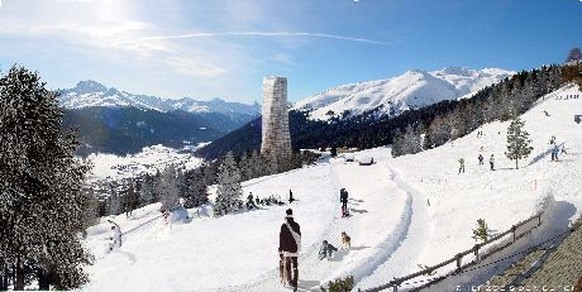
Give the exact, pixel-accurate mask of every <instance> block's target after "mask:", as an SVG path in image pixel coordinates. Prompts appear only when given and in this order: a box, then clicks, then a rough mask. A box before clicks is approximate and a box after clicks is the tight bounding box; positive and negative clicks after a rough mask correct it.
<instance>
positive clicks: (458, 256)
mask: <svg viewBox="0 0 582 292" xmlns="http://www.w3.org/2000/svg"><path fill="white" fill-rule="evenodd" d="M455 258H456V259H457V271H459V272H460V271H461V265H463V255H462V254H460V253H458V254H457V255H456V256H455Z"/></svg>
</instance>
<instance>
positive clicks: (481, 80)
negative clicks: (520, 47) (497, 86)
mask: <svg viewBox="0 0 582 292" xmlns="http://www.w3.org/2000/svg"><path fill="white" fill-rule="evenodd" d="M513 74H514V72H511V71H506V70H502V69H496V68H486V69H482V70H474V69H467V68H459V67H448V68H444V69H442V70H439V71H434V72H426V71H422V70H412V71H408V72H406V73H404V74H403V75H400V76H397V77H394V78H389V79H383V80H376V81H368V82H361V83H355V84H347V85H340V86H337V87H334V88H331V89H329V90H326V91H324V92H322V93H319V94H316V95H314V96H311V97H309V98H307V99H305V100H303V101H300V102H298V103H296V104H295V105H294V106H293V109H297V110H307V111H310V117H311V118H313V119H321V120H326V119H328V118H330V117H333V116H342V114H343V113H344V112H345V111H347V112H349V113H350V114H351V115H359V114H361V113H363V112H365V111H369V110H373V109H375V108H377V107H379V106H382V108H381V109H380V111H381V112H382V113H385V114H390V115H394V116H395V115H399V114H400V113H401V112H402V111H405V110H407V109H411V108H419V107H423V106H427V105H431V104H434V103H437V102H439V101H442V100H451V99H457V98H460V97H463V96H467V95H469V94H472V93H475V92H477V91H478V90H479V89H481V88H483V87H485V86H488V85H491V84H494V83H497V82H499V81H501V80H503V79H504V78H506V77H508V76H511V75H513Z"/></svg>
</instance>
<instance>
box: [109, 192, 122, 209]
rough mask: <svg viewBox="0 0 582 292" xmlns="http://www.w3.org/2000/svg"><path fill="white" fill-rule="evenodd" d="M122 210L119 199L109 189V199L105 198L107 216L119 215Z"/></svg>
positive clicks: (117, 195)
mask: <svg viewBox="0 0 582 292" xmlns="http://www.w3.org/2000/svg"><path fill="white" fill-rule="evenodd" d="M122 210H123V204H122V202H121V198H120V197H119V194H117V191H116V190H115V189H114V188H111V192H110V194H109V197H107V213H108V214H109V215H119V214H120V213H121V212H122Z"/></svg>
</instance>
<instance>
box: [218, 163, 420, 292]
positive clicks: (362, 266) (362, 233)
mask: <svg viewBox="0 0 582 292" xmlns="http://www.w3.org/2000/svg"><path fill="white" fill-rule="evenodd" d="M330 167H331V168H330V171H331V175H330V176H329V178H330V185H331V186H333V188H334V192H333V194H334V196H335V197H334V198H333V202H334V205H333V207H332V208H333V212H332V213H331V214H333V218H330V220H329V222H328V223H327V224H326V229H325V231H324V232H323V233H321V234H316V235H315V236H314V235H313V234H308V233H306V232H305V231H302V233H303V238H304V239H305V238H310V237H311V238H312V237H315V238H316V240H315V244H314V245H311V246H304V247H303V251H302V255H301V256H300V258H299V287H300V288H302V289H306V290H316V291H319V286H320V285H322V284H325V283H327V282H328V281H331V280H333V279H335V278H337V277H341V276H346V275H353V276H354V278H355V279H356V281H358V280H360V279H362V278H363V277H365V276H367V275H369V274H371V273H372V272H373V270H374V268H373V267H375V266H377V265H380V264H382V263H383V262H385V260H386V259H387V258H388V257H389V256H390V254H391V253H392V251H393V250H395V249H396V248H397V247H398V245H399V242H400V240H401V239H402V238H403V237H404V236H405V234H406V231H407V228H408V222H409V220H402V219H403V218H405V217H406V216H409V215H410V214H411V205H410V202H411V201H410V197H409V196H408V195H407V194H406V193H405V192H403V191H401V190H399V189H398V186H397V185H396V184H395V182H394V181H393V180H392V179H391V176H390V173H389V172H388V171H387V169H385V167H383V166H381V165H377V164H376V165H372V166H359V165H357V164H356V163H343V162H342V161H341V160H340V159H332V161H331V164H330ZM371 186H372V187H371ZM340 188H346V189H347V190H348V192H349V202H348V208H349V209H350V212H351V214H352V216H351V217H349V218H341V217H340V216H339V215H340V203H339V189H340ZM336 194H337V195H336ZM296 220H297V221H298V222H299V223H300V224H301V218H300V217H297V216H296ZM342 231H345V232H346V233H347V234H348V235H350V237H351V238H352V248H351V249H350V250H349V251H338V252H337V253H336V254H335V256H334V257H333V258H332V259H331V260H329V261H328V260H323V261H320V260H319V259H318V250H319V245H320V244H321V242H322V241H323V240H324V239H326V240H328V241H329V242H330V243H332V244H333V245H335V246H336V247H338V248H339V247H340V233H341V232H342ZM231 288H232V290H245V291H278V290H281V291H284V290H285V288H282V287H281V285H280V284H279V278H278V271H277V270H272V271H270V272H269V273H268V274H264V275H261V276H260V279H258V280H257V281H255V282H254V283H252V284H245V285H240V286H236V287H231ZM226 290H231V289H230V288H229V289H226Z"/></svg>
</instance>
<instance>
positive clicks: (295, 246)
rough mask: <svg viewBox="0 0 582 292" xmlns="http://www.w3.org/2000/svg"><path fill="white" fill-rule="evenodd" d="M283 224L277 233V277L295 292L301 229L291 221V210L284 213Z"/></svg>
mask: <svg viewBox="0 0 582 292" xmlns="http://www.w3.org/2000/svg"><path fill="white" fill-rule="evenodd" d="M285 214H286V216H285V222H284V223H283V224H282V225H281V230H280V232H279V260H280V261H279V275H280V276H281V282H282V283H283V284H286V283H288V284H289V285H291V287H292V288H293V291H297V281H298V278H299V265H298V262H297V257H298V256H299V251H300V250H301V228H300V226H299V224H297V222H295V220H294V219H293V210H292V209H287V211H285Z"/></svg>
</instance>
